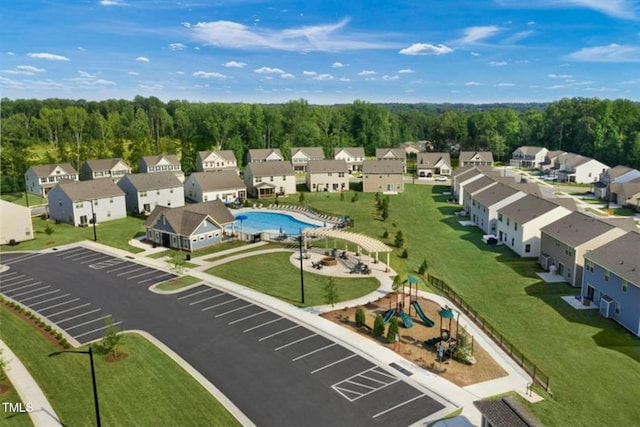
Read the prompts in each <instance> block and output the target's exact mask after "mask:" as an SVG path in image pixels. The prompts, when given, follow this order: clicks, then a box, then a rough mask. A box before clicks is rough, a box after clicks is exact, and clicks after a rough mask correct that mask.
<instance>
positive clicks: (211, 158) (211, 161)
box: [196, 150, 239, 173]
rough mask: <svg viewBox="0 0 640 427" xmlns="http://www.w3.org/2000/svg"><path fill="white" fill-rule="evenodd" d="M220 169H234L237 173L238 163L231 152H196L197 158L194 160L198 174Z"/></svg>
mask: <svg viewBox="0 0 640 427" xmlns="http://www.w3.org/2000/svg"><path fill="white" fill-rule="evenodd" d="M222 169H234V170H236V171H238V161H237V160H236V155H235V154H234V153H233V151H231V150H220V151H198V157H197V158H196V170H197V171H198V172H208V171H215V170H222ZM238 173H239V171H238Z"/></svg>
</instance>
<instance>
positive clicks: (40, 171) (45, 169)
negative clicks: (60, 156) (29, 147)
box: [30, 163, 78, 178]
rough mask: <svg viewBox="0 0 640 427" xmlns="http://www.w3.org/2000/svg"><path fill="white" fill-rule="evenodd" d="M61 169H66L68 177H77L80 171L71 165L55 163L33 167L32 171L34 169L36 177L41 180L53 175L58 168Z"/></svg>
mask: <svg viewBox="0 0 640 427" xmlns="http://www.w3.org/2000/svg"><path fill="white" fill-rule="evenodd" d="M57 167H60V168H61V169H64V171H65V172H66V174H67V175H73V174H75V175H77V174H78V171H76V170H75V168H74V167H73V166H71V163H54V164H50V165H33V166H31V168H30V169H32V170H33V171H34V172H35V173H36V175H37V176H38V177H40V178H42V177H45V176H49V175H51V173H52V172H53V171H54V170H55V169H56V168H57Z"/></svg>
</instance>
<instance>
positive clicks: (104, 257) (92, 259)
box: [80, 254, 109, 264]
mask: <svg viewBox="0 0 640 427" xmlns="http://www.w3.org/2000/svg"><path fill="white" fill-rule="evenodd" d="M99 259H109V256H108V255H107V256H104V255H102V254H101V255H98V257H96V258H90V259H88V260H87V261H82V262H81V263H80V264H87V263H89V262H93V261H96V260H99Z"/></svg>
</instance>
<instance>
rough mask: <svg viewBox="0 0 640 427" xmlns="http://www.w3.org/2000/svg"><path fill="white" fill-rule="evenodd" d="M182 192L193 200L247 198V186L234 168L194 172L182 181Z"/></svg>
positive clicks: (236, 200)
mask: <svg viewBox="0 0 640 427" xmlns="http://www.w3.org/2000/svg"><path fill="white" fill-rule="evenodd" d="M184 194H185V196H186V197H187V198H188V199H189V200H193V201H194V202H208V201H211V200H222V201H223V202H224V203H233V202H238V203H241V202H242V201H244V200H245V199H246V198H247V186H246V185H245V184H244V182H242V180H241V179H240V177H239V176H238V174H237V172H236V171H235V169H221V170H217V171H209V172H194V173H192V174H191V175H189V178H187V181H186V182H185V183H184Z"/></svg>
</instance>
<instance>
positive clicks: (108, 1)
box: [100, 0, 127, 6]
mask: <svg viewBox="0 0 640 427" xmlns="http://www.w3.org/2000/svg"><path fill="white" fill-rule="evenodd" d="M100 4H101V5H102V6H126V5H127V4H126V3H125V2H123V1H120V0H100Z"/></svg>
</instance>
